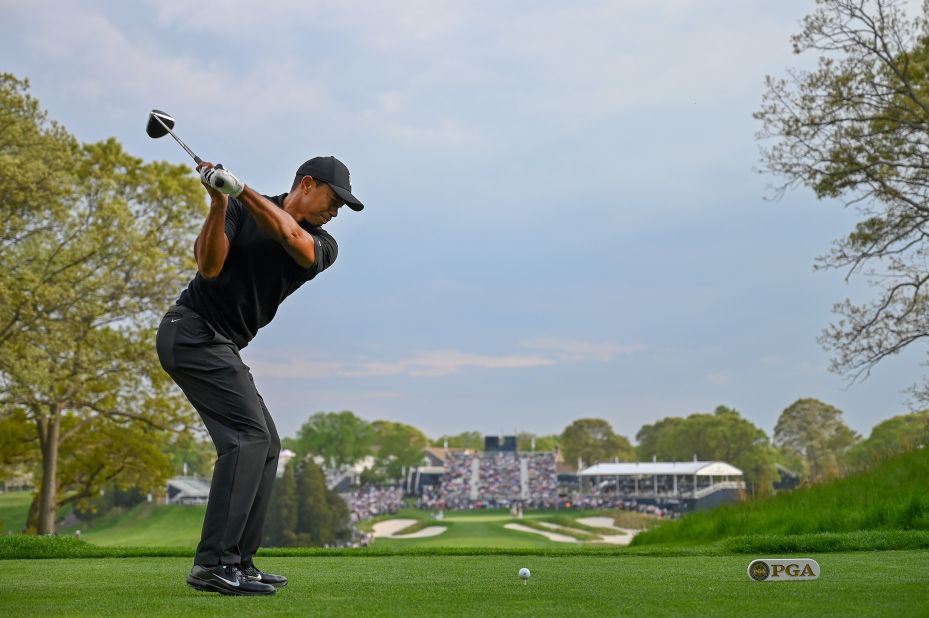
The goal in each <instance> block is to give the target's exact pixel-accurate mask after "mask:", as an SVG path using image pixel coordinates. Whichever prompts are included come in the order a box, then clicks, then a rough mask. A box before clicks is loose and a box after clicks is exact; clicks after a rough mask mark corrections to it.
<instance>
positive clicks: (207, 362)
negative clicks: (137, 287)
mask: <svg viewBox="0 0 929 618" xmlns="http://www.w3.org/2000/svg"><path fill="white" fill-rule="evenodd" d="M157 346H158V358H159V359H161V366H162V367H164V370H165V371H167V372H168V374H169V375H170V376H171V378H172V379H173V380H174V381H175V382H176V383H177V385H178V386H180V387H181V390H182V391H184V394H185V395H187V399H189V400H190V403H191V404H193V406H194V408H196V410H197V412H198V413H199V414H200V418H202V419H203V422H204V424H205V425H206V428H207V430H208V431H209V432H210V437H211V438H212V439H213V445H214V446H215V447H216V455H217V460H216V465H215V466H214V467H213V482H212V484H211V485H210V499H209V503H208V504H207V507H206V517H205V518H204V519H203V532H202V534H201V538H200V544H199V545H198V546H197V556H196V558H195V559H194V564H200V565H206V566H215V565H219V564H241V563H243V562H244V563H246V564H248V563H249V562H250V561H251V559H252V556H253V555H254V554H255V552H256V551H257V550H258V546H259V544H260V543H261V536H262V528H263V526H264V519H265V514H266V513H267V511H268V504H269V503H270V499H271V488H272V486H273V485H274V478H275V475H276V473H277V458H278V454H279V453H280V450H281V440H280V438H278V435H277V429H276V428H275V427H274V421H273V420H271V415H270V414H269V413H268V408H267V407H266V406H265V402H264V400H263V399H262V398H261V395H259V394H258V390H257V389H256V388H255V381H254V380H253V379H252V374H251V372H250V371H249V368H248V367H247V366H246V365H245V363H243V362H242V358H241V357H240V356H239V349H238V348H237V347H236V345H235V344H234V343H233V342H232V341H231V340H229V339H227V338H226V337H224V336H222V335H220V334H219V333H217V332H216V331H215V330H214V329H213V327H212V326H210V324H209V323H208V322H207V321H206V320H205V319H204V318H202V317H201V316H200V315H198V314H197V313H196V312H195V311H194V310H193V309H190V308H189V307H185V306H183V305H175V306H174V307H172V308H171V309H170V310H169V311H168V313H167V314H165V316H164V318H162V320H161V325H160V326H159V327H158V338H157Z"/></svg>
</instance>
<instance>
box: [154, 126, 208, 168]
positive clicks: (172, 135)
mask: <svg viewBox="0 0 929 618" xmlns="http://www.w3.org/2000/svg"><path fill="white" fill-rule="evenodd" d="M152 115H153V116H154V117H155V120H157V121H158V123H159V124H160V125H161V126H163V127H164V128H165V131H167V132H168V133H170V134H171V137H173V138H174V140H175V141H176V142H177V143H178V144H180V145H181V148H183V149H184V150H186V151H187V154H189V155H190V156H191V157H193V160H194V161H196V163H197V165H200V164H201V163H203V159H201V158H200V157H198V156H197V155H195V154H194V151H193V150H191V149H190V148H188V147H187V144H185V143H184V142H183V140H181V138H179V137H178V136H177V135H175V134H174V131H172V130H171V129H170V128H169V127H168V125H166V124H165V123H164V121H163V120H162V119H161V118H159V117H158V114H152Z"/></svg>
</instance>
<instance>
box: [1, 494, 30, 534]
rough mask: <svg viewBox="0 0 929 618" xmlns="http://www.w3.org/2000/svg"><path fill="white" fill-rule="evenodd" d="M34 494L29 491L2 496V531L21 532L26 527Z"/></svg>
mask: <svg viewBox="0 0 929 618" xmlns="http://www.w3.org/2000/svg"><path fill="white" fill-rule="evenodd" d="M31 503H32V494H31V493H30V492H28V491H11V492H7V493H2V494H0V531H3V532H4V533H5V532H6V531H7V530H12V531H13V532H19V531H20V530H22V529H23V526H25V525H26V517H27V516H28V515H29V505H30V504H31Z"/></svg>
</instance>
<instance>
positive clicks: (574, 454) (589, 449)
mask: <svg viewBox="0 0 929 618" xmlns="http://www.w3.org/2000/svg"><path fill="white" fill-rule="evenodd" d="M560 442H561V445H562V447H563V448H564V459H565V461H567V462H571V463H573V462H575V461H577V460H578V458H580V459H582V460H583V461H584V462H585V463H586V464H593V463H596V462H598V461H613V460H614V459H619V460H620V461H633V460H634V459H635V450H634V449H633V448H632V444H630V443H629V439H628V438H626V437H625V436H620V435H618V434H616V433H614V432H613V427H612V425H610V424H609V422H607V421H605V420H603V419H600V418H582V419H578V420H576V421H574V422H573V423H571V424H570V425H568V426H567V427H565V429H564V431H563V432H562V433H561V438H560Z"/></svg>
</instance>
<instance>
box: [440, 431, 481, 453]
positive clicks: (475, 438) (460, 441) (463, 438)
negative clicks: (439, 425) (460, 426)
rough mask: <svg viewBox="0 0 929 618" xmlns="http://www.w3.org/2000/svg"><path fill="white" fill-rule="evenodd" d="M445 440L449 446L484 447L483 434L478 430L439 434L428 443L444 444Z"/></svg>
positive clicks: (478, 448)
mask: <svg viewBox="0 0 929 618" xmlns="http://www.w3.org/2000/svg"><path fill="white" fill-rule="evenodd" d="M446 441H448V447H449V448H473V449H475V450H478V451H479V450H481V449H482V448H484V436H482V435H481V432H479V431H463V432H461V433H460V434H458V435H454V436H447V435H441V436H439V437H438V438H436V439H435V440H432V441H431V442H430V443H429V445H430V446H445V442H446Z"/></svg>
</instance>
